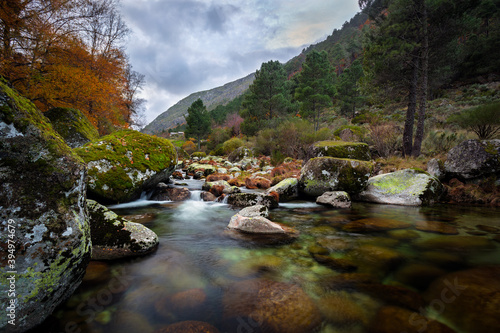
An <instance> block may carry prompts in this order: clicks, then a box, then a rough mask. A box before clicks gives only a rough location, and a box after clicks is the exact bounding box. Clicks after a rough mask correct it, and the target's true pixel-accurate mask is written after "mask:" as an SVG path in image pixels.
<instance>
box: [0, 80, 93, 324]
mask: <svg viewBox="0 0 500 333" xmlns="http://www.w3.org/2000/svg"><path fill="white" fill-rule="evenodd" d="M85 181H86V173H85V166H84V164H83V162H82V161H81V159H80V158H79V157H78V156H77V155H76V154H74V153H73V152H72V150H71V149H70V148H69V147H68V146H67V145H66V144H65V143H64V141H63V139H62V138H61V137H60V136H59V135H58V134H57V133H56V132H55V131H54V130H53V128H52V126H51V124H50V123H49V122H48V120H47V118H45V117H44V116H43V115H42V113H41V112H40V111H39V110H37V109H36V107H35V106H34V105H33V104H32V103H31V102H29V101H28V100H27V99H25V98H23V97H21V96H19V95H18V93H17V92H15V91H14V90H13V89H11V88H9V87H8V85H7V84H6V83H5V82H4V81H3V80H2V79H0V221H1V223H0V233H1V236H0V244H1V247H2V250H1V251H0V260H1V262H2V265H1V266H0V281H2V282H1V284H2V288H1V289H2V296H1V297H0V300H1V306H0V308H1V311H2V315H0V331H2V332H5V331H9V332H24V331H27V330H28V329H30V328H32V327H34V326H35V325H38V324H40V323H41V322H42V321H43V320H45V318H46V317H48V316H49V315H50V314H51V313H52V312H53V311H54V309H55V308H56V306H58V305H59V304H60V303H62V302H63V301H65V300H66V299H67V298H68V297H69V296H71V294H73V292H74V291H75V289H76V288H77V287H78V285H79V284H80V283H81V281H82V278H83V275H84V274H85V268H86V267H87V264H88V262H89V260H90V251H91V243H90V229H89V225H88V216H87V212H86V205H85V191H86V186H85ZM9 255H13V256H14V260H15V263H14V262H12V261H8V260H13V258H12V256H11V257H10V258H9ZM11 264H12V266H11V267H9V266H8V265H11ZM8 271H17V273H16V274H12V273H8ZM12 277H14V278H15V287H14V289H15V293H16V296H15V298H16V299H17V305H16V308H15V310H14V312H15V318H12V317H9V316H8V315H9V314H11V313H10V310H7V306H9V299H8V298H7V296H8V295H7V291H8V290H9V288H8V281H12V280H7V278H12ZM9 284H10V283H9ZM8 320H14V321H13V323H15V326H13V325H11V324H9V323H8ZM7 327H9V328H8V329H7Z"/></svg>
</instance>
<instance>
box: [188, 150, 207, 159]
mask: <svg viewBox="0 0 500 333" xmlns="http://www.w3.org/2000/svg"><path fill="white" fill-rule="evenodd" d="M193 157H198V158H203V157H207V154H206V153H204V152H202V151H197V152H194V153H192V154H191V158H193Z"/></svg>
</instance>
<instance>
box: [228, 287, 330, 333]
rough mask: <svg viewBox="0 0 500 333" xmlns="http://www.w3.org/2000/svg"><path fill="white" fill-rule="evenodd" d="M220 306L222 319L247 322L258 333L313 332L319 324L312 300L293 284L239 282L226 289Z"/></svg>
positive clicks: (318, 316)
mask: <svg viewBox="0 0 500 333" xmlns="http://www.w3.org/2000/svg"><path fill="white" fill-rule="evenodd" d="M222 302H223V311H224V318H225V319H237V318H248V319H251V320H252V321H251V323H252V324H255V325H257V326H253V327H258V328H259V332H287V333H304V332H314V331H315V329H316V328H318V327H319V326H320V325H321V322H322V317H321V314H320V312H319V310H318V308H317V307H316V305H315V304H314V302H313V301H312V299H311V298H310V297H309V296H308V295H307V294H306V293H305V292H304V290H303V289H302V288H301V287H300V286H298V285H295V284H288V283H284V282H275V281H271V280H264V279H253V280H245V281H240V282H236V283H234V284H232V285H230V286H229V288H228V289H227V290H226V291H225V293H224V296H223V299H222ZM230 331H231V332H236V331H237V330H236V329H233V330H230Z"/></svg>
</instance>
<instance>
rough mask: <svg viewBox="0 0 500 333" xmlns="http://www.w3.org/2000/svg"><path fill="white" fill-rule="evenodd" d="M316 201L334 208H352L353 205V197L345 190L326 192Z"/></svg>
mask: <svg viewBox="0 0 500 333" xmlns="http://www.w3.org/2000/svg"><path fill="white" fill-rule="evenodd" d="M316 203H317V204H321V205H328V206H332V207H334V208H351V205H352V203H351V197H350V196H349V194H348V193H347V192H344V191H335V192H325V193H323V194H322V195H321V196H319V197H318V198H316Z"/></svg>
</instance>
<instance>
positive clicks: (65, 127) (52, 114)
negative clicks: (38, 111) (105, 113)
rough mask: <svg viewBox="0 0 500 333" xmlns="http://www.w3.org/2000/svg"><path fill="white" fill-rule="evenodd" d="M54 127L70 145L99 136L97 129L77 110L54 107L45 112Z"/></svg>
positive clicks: (80, 143)
mask: <svg viewBox="0 0 500 333" xmlns="http://www.w3.org/2000/svg"><path fill="white" fill-rule="evenodd" d="M45 116H46V117H47V118H49V119H50V121H51V123H52V126H53V127H54V129H55V130H56V131H57V132H58V133H59V134H60V135H61V136H62V137H63V138H64V140H65V141H66V142H67V143H68V145H69V146H71V147H77V146H80V145H83V144H84V143H86V142H88V141H94V140H97V139H98V138H99V133H98V132H97V129H96V128H95V127H94V126H93V125H92V124H91V123H90V121H89V120H88V119H87V117H85V116H84V115H83V114H82V113H81V112H80V111H79V110H76V109H70V108H54V109H51V110H49V111H48V112H46V113H45Z"/></svg>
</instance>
